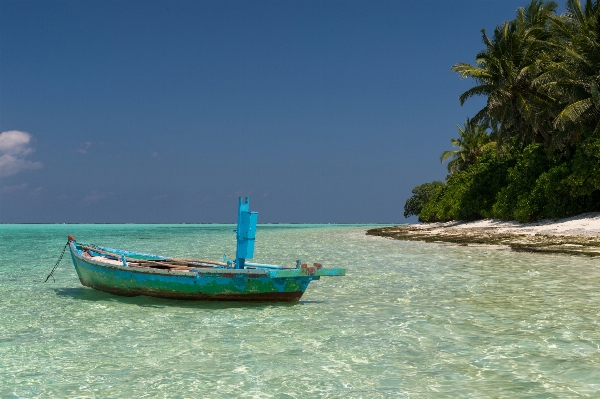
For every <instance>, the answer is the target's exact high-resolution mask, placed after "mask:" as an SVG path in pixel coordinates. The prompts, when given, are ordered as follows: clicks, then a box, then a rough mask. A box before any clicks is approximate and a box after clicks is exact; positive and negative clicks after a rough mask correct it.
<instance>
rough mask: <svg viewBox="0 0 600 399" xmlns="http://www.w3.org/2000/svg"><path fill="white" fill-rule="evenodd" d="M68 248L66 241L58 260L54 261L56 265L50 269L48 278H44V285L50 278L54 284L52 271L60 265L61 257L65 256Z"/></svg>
mask: <svg viewBox="0 0 600 399" xmlns="http://www.w3.org/2000/svg"><path fill="white" fill-rule="evenodd" d="M68 246H69V242H68V241H67V243H66V244H65V247H64V248H63V250H62V252H61V254H60V256H59V257H58V260H57V261H56V264H55V265H54V267H53V268H52V271H51V272H50V274H48V276H47V277H46V280H44V283H45V282H46V281H48V279H49V278H50V277H52V281H53V282H55V283H56V280H55V279H54V276H53V275H52V274H54V271H55V270H56V268H57V267H58V264H59V263H60V261H61V260H62V258H63V256H65V251H66V250H67V247H68Z"/></svg>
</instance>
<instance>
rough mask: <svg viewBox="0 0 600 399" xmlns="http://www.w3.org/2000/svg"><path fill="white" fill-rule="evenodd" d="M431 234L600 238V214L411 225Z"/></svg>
mask: <svg viewBox="0 0 600 399" xmlns="http://www.w3.org/2000/svg"><path fill="white" fill-rule="evenodd" d="M410 227H413V228H419V229H426V230H429V231H430V232H432V233H433V232H442V231H444V230H446V229H449V228H450V229H486V230H490V232H496V233H509V234H524V235H534V234H545V235H558V236H600V212H593V213H584V214H581V215H577V216H573V217H570V218H565V219H558V220H540V221H538V222H534V223H519V222H517V221H510V222H507V221H502V220H497V219H484V220H478V221H475V222H447V223H422V224H413V225H410Z"/></svg>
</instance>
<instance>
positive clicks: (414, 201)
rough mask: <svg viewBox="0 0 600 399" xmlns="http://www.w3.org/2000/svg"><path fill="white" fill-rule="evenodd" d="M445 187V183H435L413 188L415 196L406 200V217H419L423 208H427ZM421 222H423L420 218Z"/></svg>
mask: <svg viewBox="0 0 600 399" xmlns="http://www.w3.org/2000/svg"><path fill="white" fill-rule="evenodd" d="M443 187H444V183H442V182H441V181H434V182H431V183H425V184H421V185H420V186H417V187H415V188H413V189H412V193H413V196H412V197H410V198H409V199H408V200H406V203H405V204H404V217H405V218H407V217H409V216H412V215H416V216H419V214H420V213H421V211H422V209H423V206H425V204H426V203H427V202H428V201H429V200H430V199H431V198H432V197H433V196H435V195H436V194H437V193H438V192H439V191H440V190H441V189H442V188H443ZM419 221H420V222H422V220H421V218H420V217H419Z"/></svg>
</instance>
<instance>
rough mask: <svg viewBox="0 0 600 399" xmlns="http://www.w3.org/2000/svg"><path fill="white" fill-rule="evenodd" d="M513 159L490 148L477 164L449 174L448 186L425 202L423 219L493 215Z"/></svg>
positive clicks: (455, 218) (433, 219)
mask: <svg viewBox="0 0 600 399" xmlns="http://www.w3.org/2000/svg"><path fill="white" fill-rule="evenodd" d="M513 163H514V162H512V161H510V160H506V159H502V160H498V158H497V156H496V154H495V152H494V151H493V150H491V149H490V150H488V151H486V153H485V154H484V155H483V156H481V157H480V158H479V159H478V160H477V162H476V163H475V164H473V165H471V166H470V167H468V168H467V169H465V170H462V171H459V172H456V173H453V174H452V175H450V176H449V177H448V179H447V181H446V186H445V187H444V189H443V190H440V191H439V192H438V194H437V195H436V196H433V197H432V198H431V199H430V200H429V201H428V202H427V203H426V204H425V206H424V207H423V210H422V211H421V214H420V219H422V220H423V221H426V222H432V221H448V220H477V219H481V218H484V217H489V216H490V214H491V209H492V206H493V205H494V202H495V199H496V195H497V194H498V192H499V191H500V190H501V189H502V187H503V186H504V185H506V176H507V173H508V168H509V167H510V166H511V165H513Z"/></svg>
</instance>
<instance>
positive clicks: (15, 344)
mask: <svg viewBox="0 0 600 399" xmlns="http://www.w3.org/2000/svg"><path fill="white" fill-rule="evenodd" d="M231 229H232V226H229V225H228V226H225V225H3V226H0V397H1V398H37V397H40V398H58V397H81V398H86V397H97V398H127V397H140V398H141V397H148V398H156V397H165V398H202V397H260V398H265V397H267V398H268V397H273V398H301V397H302V398H304V397H325V398H396V397H411V398H431V397H449V398H452V397H462V398H469V397H472V398H481V397H511V396H518V397H544V398H552V397H580V396H581V397H598V395H600V394H599V392H600V346H599V345H600V260H593V259H586V258H574V257H567V256H551V255H537V254H535V255H534V254H522V253H513V252H508V251H497V250H486V249H481V248H469V247H452V246H443V245H438V244H425V243H415V242H401V241H391V240H386V239H381V238H375V237H367V236H365V235H364V232H365V230H366V227H360V226H328V225H325V226H320V225H288V226H265V225H263V226H259V228H258V237H257V240H258V241H257V252H256V255H257V257H256V258H255V261H258V262H267V263H278V264H288V265H293V264H294V261H295V260H296V259H302V260H303V261H306V262H309V263H311V262H321V263H323V265H324V266H326V267H327V266H341V267H346V268H347V275H346V277H340V278H325V277H324V278H322V279H321V280H320V281H315V282H312V283H311V284H310V286H309V288H308V290H307V292H306V293H305V295H304V297H303V298H302V300H301V302H300V303H299V304H244V303H218V302H185V301H184V302H179V301H172V300H161V299H153V298H148V297H135V298H124V297H118V296H114V295H110V294H105V293H102V292H98V291H94V290H92V289H89V288H85V287H82V286H81V285H80V283H79V281H78V279H77V276H76V274H75V271H74V269H73V267H72V264H71V260H70V259H67V258H66V257H65V260H64V261H63V263H61V265H60V266H59V268H58V269H57V271H56V273H55V277H56V281H55V282H52V279H50V281H49V282H48V283H45V284H44V283H43V281H44V279H45V277H46V275H47V273H48V272H49V271H50V269H51V268H52V265H53V264H54V262H55V261H56V259H57V257H58V255H59V254H60V251H61V249H62V247H63V245H64V243H65V242H66V235H67V234H69V233H70V234H74V235H75V236H76V237H77V238H78V239H79V240H80V241H81V242H86V243H95V244H99V245H105V246H110V247H117V248H124V249H131V250H137V251H140V252H150V253H157V254H164V255H171V256H182V257H184V256H185V257H191V256H202V257H210V258H214V259H220V258H221V256H222V255H223V251H225V252H226V253H227V255H228V256H229V257H232V256H233V255H234V235H233V233H232V232H231Z"/></svg>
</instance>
